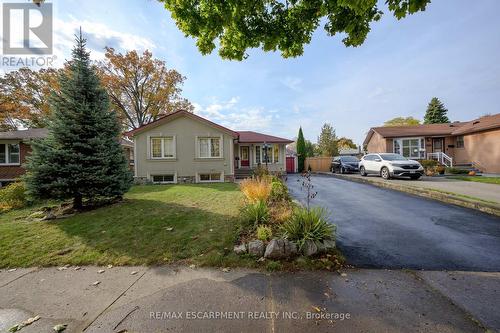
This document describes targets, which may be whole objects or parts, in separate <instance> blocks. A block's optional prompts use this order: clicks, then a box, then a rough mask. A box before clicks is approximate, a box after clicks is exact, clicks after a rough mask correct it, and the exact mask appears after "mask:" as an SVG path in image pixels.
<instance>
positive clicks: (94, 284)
mask: <svg viewBox="0 0 500 333" xmlns="http://www.w3.org/2000/svg"><path fill="white" fill-rule="evenodd" d="M99 283H101V281H96V282H94V283H92V285H93V286H97V285H98V284H99Z"/></svg>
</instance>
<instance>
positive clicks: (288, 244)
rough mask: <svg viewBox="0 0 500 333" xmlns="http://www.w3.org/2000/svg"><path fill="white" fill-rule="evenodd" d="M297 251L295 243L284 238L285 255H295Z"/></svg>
mask: <svg viewBox="0 0 500 333" xmlns="http://www.w3.org/2000/svg"><path fill="white" fill-rule="evenodd" d="M297 253H298V250H297V244H295V243H294V242H292V241H289V240H287V239H285V255H286V256H287V257H292V256H295V255H296V254H297Z"/></svg>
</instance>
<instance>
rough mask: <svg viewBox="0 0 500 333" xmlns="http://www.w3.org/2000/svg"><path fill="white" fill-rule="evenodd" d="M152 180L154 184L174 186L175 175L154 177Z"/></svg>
mask: <svg viewBox="0 0 500 333" xmlns="http://www.w3.org/2000/svg"><path fill="white" fill-rule="evenodd" d="M151 180H152V181H153V183H154V184H173V183H175V175H153V176H151Z"/></svg>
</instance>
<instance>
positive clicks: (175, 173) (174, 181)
mask: <svg viewBox="0 0 500 333" xmlns="http://www.w3.org/2000/svg"><path fill="white" fill-rule="evenodd" d="M169 175H173V176H174V180H173V181H171V182H155V181H153V177H154V176H169ZM149 180H150V181H151V182H152V183H153V184H177V172H161V173H158V174H152V175H149Z"/></svg>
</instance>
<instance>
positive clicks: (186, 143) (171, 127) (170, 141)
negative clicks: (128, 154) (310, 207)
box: [125, 110, 292, 183]
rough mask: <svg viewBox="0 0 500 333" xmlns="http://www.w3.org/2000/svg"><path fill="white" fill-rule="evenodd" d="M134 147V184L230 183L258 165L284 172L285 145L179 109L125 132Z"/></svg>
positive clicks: (275, 139)
mask: <svg viewBox="0 0 500 333" xmlns="http://www.w3.org/2000/svg"><path fill="white" fill-rule="evenodd" d="M125 135H127V136H128V137H130V138H132V139H133V142H134V174H135V179H136V180H137V181H142V182H153V183H204V182H224V181H234V179H235V178H244V177H246V176H248V175H250V174H251V173H252V171H253V170H254V169H255V168H256V167H257V166H259V165H261V166H263V167H267V169H268V170H269V171H270V172H282V173H285V172H286V164H285V163H286V155H285V154H286V144H288V143H291V142H292V141H291V140H288V139H283V138H278V137H275V136H271V135H266V134H261V133H256V132H250V131H240V132H237V131H233V130H231V129H228V128H226V127H224V126H221V125H218V124H216V123H214V122H211V121H210V120H208V119H205V118H202V117H200V116H198V115H196V114H194V113H191V112H187V111H184V110H180V111H177V112H174V113H171V114H169V115H166V116H164V117H162V118H160V119H158V120H156V121H154V122H152V123H149V124H147V125H144V126H142V127H139V128H137V129H135V130H132V131H130V132H128V133H125Z"/></svg>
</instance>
